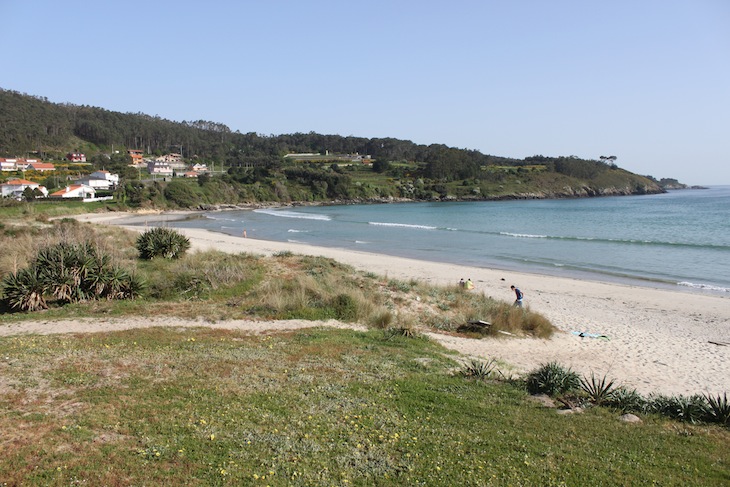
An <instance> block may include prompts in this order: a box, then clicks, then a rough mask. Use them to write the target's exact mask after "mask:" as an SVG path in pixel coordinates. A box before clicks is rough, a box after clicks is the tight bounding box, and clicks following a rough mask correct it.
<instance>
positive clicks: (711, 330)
mask: <svg viewBox="0 0 730 487" xmlns="http://www.w3.org/2000/svg"><path fill="white" fill-rule="evenodd" d="M194 213H199V212H172V213H165V214H162V216H163V218H162V219H163V220H164V219H166V218H167V219H169V218H185V217H187V216H189V215H190V214H194ZM130 216H134V217H135V218H137V217H139V218H144V215H139V214H130V213H94V214H87V215H77V216H75V217H74V218H76V219H77V220H79V221H80V222H89V223H94V224H113V225H120V226H123V227H125V228H128V229H130V230H134V231H137V232H142V231H144V229H145V227H144V226H139V225H131V224H125V218H126V219H127V220H126V222H127V223H128V221H129V220H128V218H129V217H130ZM158 216H159V215H158ZM157 220H159V218H158V219H157ZM143 221H144V220H143ZM150 226H155V224H154V222H153V223H152V224H151V225H150ZM176 230H178V231H179V232H180V233H183V234H185V235H186V236H187V237H188V238H189V239H190V242H191V247H192V250H193V251H195V250H200V251H205V250H209V249H215V250H219V251H223V252H230V253H240V252H245V253H254V254H260V255H272V254H275V253H277V252H293V253H296V254H303V255H313V256H322V257H328V258H332V259H335V260H337V261H339V262H341V263H344V264H348V265H351V266H353V267H354V268H356V269H359V270H364V271H368V272H373V273H376V274H380V275H384V276H386V277H388V278H395V279H402V280H417V281H420V282H424V283H428V284H432V285H448V284H454V283H456V282H458V281H459V279H461V278H464V279H467V278H470V279H471V280H472V281H473V282H474V284H475V286H476V289H475V290H474V291H473V292H479V293H484V294H485V295H487V296H491V297H493V298H496V299H500V300H504V301H508V302H511V301H513V300H514V295H513V294H512V291H511V290H510V285H513V284H514V285H516V286H517V287H519V288H520V289H521V290H522V291H523V292H524V293H525V304H526V306H529V308H530V309H531V310H533V311H536V312H538V313H541V314H543V315H544V316H546V317H547V318H548V319H549V320H550V321H551V322H552V323H553V324H554V325H555V326H556V327H557V328H558V330H559V331H558V332H557V333H556V334H555V335H554V336H553V337H552V338H550V339H547V340H542V339H526V338H521V339H513V338H508V339H494V338H485V339H469V338H462V337H457V336H447V335H441V334H437V333H429V336H431V337H432V338H434V339H436V340H437V341H439V342H440V343H442V344H443V345H444V346H445V347H447V348H450V349H453V350H457V351H459V352H461V353H464V354H466V355H468V356H471V357H477V358H480V359H483V360H486V359H496V360H498V361H500V362H501V363H503V364H505V365H504V367H506V368H508V369H509V370H510V371H512V372H515V373H525V372H528V371H530V370H533V369H535V368H536V367H538V366H539V365H540V364H543V363H548V362H552V361H555V362H559V363H561V364H562V365H564V366H568V367H571V368H572V369H573V370H575V371H576V372H578V373H580V374H582V375H586V376H590V374H591V373H594V374H596V375H597V376H599V377H602V376H604V375H606V376H608V377H609V378H615V379H616V380H617V382H618V383H619V384H621V385H625V386H626V387H628V388H635V389H636V390H637V391H638V392H640V393H642V394H649V393H662V394H683V395H691V394H701V393H710V394H718V393H724V392H728V391H730V298H728V297H727V296H718V295H709V294H700V293H689V292H683V291H675V290H667V289H656V288H650V287H640V286H632V285H624V284H616V283H606V282H597V281H589V280H583V279H576V278H569V277H555V276H549V275H542V274H532V273H526V272H513V271H505V270H497V269H486V268H474V267H465V266H458V265H453V264H444V263H438V262H430V261H421V260H414V259H408V258H403V257H393V256H388V255H381V254H373V253H368V252H360V251H355V250H345V249H337V248H329V247H314V246H310V245H304V244H299V243H289V242H274V241H265V240H257V239H253V238H243V237H235V236H231V235H227V234H223V233H216V232H211V231H208V230H203V229H188V228H184V229H180V228H178V229H176ZM182 321H184V320H178V319H175V320H173V322H182ZM211 326H218V325H217V324H213V325H211ZM221 326H223V325H221ZM579 333H583V334H584V336H580V335H579ZM590 334H598V335H605V336H607V337H608V339H599V338H590V337H589V336H587V335H590Z"/></svg>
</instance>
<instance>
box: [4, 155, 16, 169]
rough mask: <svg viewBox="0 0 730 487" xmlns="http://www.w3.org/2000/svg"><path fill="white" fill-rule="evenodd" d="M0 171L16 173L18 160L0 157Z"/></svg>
mask: <svg viewBox="0 0 730 487" xmlns="http://www.w3.org/2000/svg"><path fill="white" fill-rule="evenodd" d="M0 170H2V171H17V170H18V160H17V159H7V158H5V157H0Z"/></svg>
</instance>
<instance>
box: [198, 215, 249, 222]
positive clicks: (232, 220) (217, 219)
mask: <svg viewBox="0 0 730 487" xmlns="http://www.w3.org/2000/svg"><path fill="white" fill-rule="evenodd" d="M205 218H207V219H208V220H216V221H221V222H240V221H243V220H236V219H235V218H219V217H215V216H213V215H205Z"/></svg>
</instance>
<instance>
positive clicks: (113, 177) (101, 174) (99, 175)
mask: <svg viewBox="0 0 730 487" xmlns="http://www.w3.org/2000/svg"><path fill="white" fill-rule="evenodd" d="M89 177H90V178H93V179H105V180H106V181H109V182H110V183H112V185H115V186H116V185H117V184H119V174H112V173H110V172H109V171H103V170H102V171H94V172H92V173H91V174H89Z"/></svg>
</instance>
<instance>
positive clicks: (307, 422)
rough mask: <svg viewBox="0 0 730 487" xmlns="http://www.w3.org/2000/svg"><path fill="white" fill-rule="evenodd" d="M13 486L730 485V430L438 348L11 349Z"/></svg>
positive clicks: (97, 341)
mask: <svg viewBox="0 0 730 487" xmlns="http://www.w3.org/2000/svg"><path fill="white" fill-rule="evenodd" d="M0 392H1V393H2V394H1V395H0V428H1V430H2V437H0V438H1V439H0V444H1V446H2V452H3V454H2V455H1V456H0V485H51V486H55V485H59V486H60V485H76V484H81V485H112V486H113V485H262V486H264V485H272V486H273V485H302V486H305V485H363V486H365V485H444V486H453V485H495V486H496V485H535V486H546V485H663V486H669V485H683V486H684V485H727V482H728V480H729V479H730V478H729V476H728V475H729V473H728V472H729V471H730V470H729V469H730V450H729V449H728V448H727V445H728V441H729V440H730V434H729V433H728V431H727V430H724V429H721V428H718V427H711V426H690V425H685V424H680V423H675V422H671V421H667V420H663V419H660V418H653V417H646V418H645V421H644V423H643V424H640V425H636V424H625V423H621V422H620V421H618V413H615V412H612V411H610V410H607V409H604V408H594V409H589V410H587V411H586V412H585V413H584V414H579V415H572V416H561V415H558V414H556V412H555V410H553V409H549V408H543V407H541V406H539V405H538V404H537V403H535V402H533V401H530V400H529V399H528V396H527V394H526V393H525V392H524V391H523V389H522V388H520V387H516V386H514V385H509V384H504V383H489V382H484V381H477V380H473V379H467V378H466V377H464V376H463V375H462V374H461V373H460V366H459V365H458V363H457V362H456V361H455V360H454V358H453V356H452V355H450V354H449V353H446V352H444V350H443V349H441V348H440V347H439V346H437V345H436V344H434V343H432V342H430V341H428V340H426V339H424V338H419V337H416V338H407V337H403V336H400V335H395V334H392V333H390V334H389V333H385V332H383V331H370V332H356V331H347V330H345V331H342V330H333V329H311V330H308V331H299V332H289V333H272V334H267V335H255V336H251V335H245V334H241V333H237V332H230V331H220V330H209V329H193V330H190V329H187V330H174V329H161V328H152V329H144V330H133V331H125V332H117V333H109V334H95V335H63V336H18V337H10V338H3V339H1V340H0Z"/></svg>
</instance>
